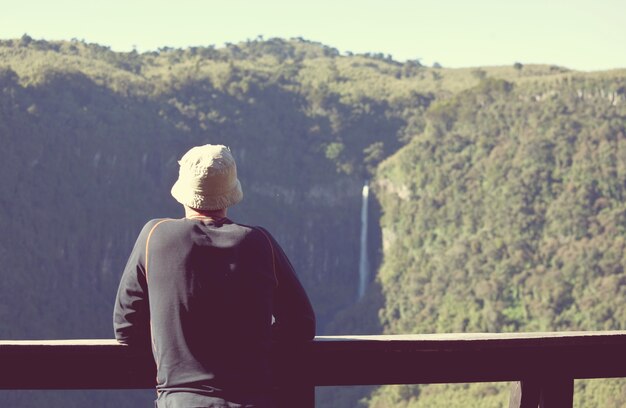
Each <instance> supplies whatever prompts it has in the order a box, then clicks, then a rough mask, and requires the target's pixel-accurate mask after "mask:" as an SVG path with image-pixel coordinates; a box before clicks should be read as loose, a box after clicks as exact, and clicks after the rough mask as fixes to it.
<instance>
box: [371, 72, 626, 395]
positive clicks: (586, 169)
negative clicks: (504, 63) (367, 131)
mask: <svg viewBox="0 0 626 408" xmlns="http://www.w3.org/2000/svg"><path fill="white" fill-rule="evenodd" d="M625 84H626V76H625V75H624V74H623V73H622V74H621V75H607V76H601V75H598V76H597V77H595V78H578V77H570V78H562V79H559V80H557V81H554V82H551V83H549V84H545V83H536V84H530V85H527V86H519V85H515V84H513V83H510V82H506V81H503V80H492V79H485V80H483V81H482V82H481V84H480V85H478V86H477V87H475V88H473V89H470V90H467V91H463V92H461V93H459V94H457V95H455V96H454V97H452V98H450V99H447V100H444V101H438V102H436V103H435V104H433V105H432V106H431V108H430V109H429V111H428V112H427V114H426V116H427V125H426V128H425V130H424V132H422V133H421V134H419V135H417V136H415V137H414V138H413V139H412V140H411V142H410V143H409V144H408V145H407V146H406V147H404V148H402V149H401V150H400V151H399V152H398V153H397V154H396V155H394V156H393V157H391V158H389V159H388V160H386V161H385V162H384V163H383V164H382V165H381V166H380V167H379V168H378V173H377V177H376V180H377V182H376V185H377V187H378V190H377V191H378V197H379V199H380V200H381V202H382V208H383V212H384V215H383V217H382V228H383V247H384V262H383V265H382V268H381V269H380V274H379V279H380V282H381V284H382V287H383V294H384V298H385V308H384V310H383V313H382V318H383V324H384V326H385V330H386V331H387V332H389V333H413V332H416V333H430V332H438V333H441V332H503V331H549V330H608V329H622V330H623V329H624V328H626V272H625V271H624V267H625V266H626V252H625V251H624V247H625V234H626V203H625V202H624V199H625V196H626V101H625V99H624V93H625V91H626V88H625ZM578 388H579V389H578V392H577V394H576V397H577V399H578V403H579V405H578V406H581V407H588V406H601V407H609V406H610V407H623V406H626V385H625V383H624V382H623V381H619V382H616V381H606V382H602V383H600V382H593V383H588V384H582V383H581V384H580V385H579V387H578ZM583 388H585V389H586V391H584V390H583ZM500 389H502V387H500ZM442 390H445V391H442ZM451 390H454V393H452V392H451ZM452 395H455V397H451V396H452ZM477 395H478V396H483V397H485V398H486V400H488V401H491V402H492V404H493V405H489V404H488V405H489V406H505V405H504V404H505V403H506V402H507V401H508V395H507V394H506V393H505V394H502V393H499V392H498V388H496V387H493V386H483V385H481V386H474V387H470V388H469V389H465V387H463V386H455V387H450V386H449V387H406V388H404V389H403V390H402V391H398V390H392V389H388V391H387V392H382V391H380V392H379V394H378V396H376V397H375V398H374V402H373V403H372V406H373V407H386V406H406V407H450V406H459V407H465V406H471V404H472V403H471V402H470V401H472V398H473V401H476V399H475V398H476V396H477ZM420 396H421V397H420ZM450 398H453V399H452V400H453V401H457V402H458V403H457V405H450ZM400 401H402V403H401V402H400ZM498 404H500V405H498ZM484 406H487V405H484Z"/></svg>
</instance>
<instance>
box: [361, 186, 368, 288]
mask: <svg viewBox="0 0 626 408" xmlns="http://www.w3.org/2000/svg"><path fill="white" fill-rule="evenodd" d="M369 194H370V188H369V185H368V181H367V180H365V184H363V192H362V194H361V196H362V201H361V249H360V254H359V299H361V298H362V297H363V295H365V288H367V283H368V281H369V275H370V271H369V262H368V256H367V255H368V254H367V201H368V198H369Z"/></svg>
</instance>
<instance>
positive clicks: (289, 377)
mask: <svg viewBox="0 0 626 408" xmlns="http://www.w3.org/2000/svg"><path fill="white" fill-rule="evenodd" d="M625 352H626V331H612V332H556V333H516V334H439V335H401V336H400V335H398V336H322V337H317V338H316V339H315V340H314V341H312V342H310V343H307V344H302V345H298V346H293V347H289V348H285V347H280V348H279V347H276V348H275V350H274V356H273V358H274V362H275V367H276V372H277V375H276V384H277V389H278V390H281V392H280V393H279V394H281V395H282V397H281V398H283V402H282V404H283V405H285V406H290V407H302V408H306V407H312V406H313V405H314V387H315V386H326V385H358V384H425V383H461V382H486V381H513V382H515V385H514V387H513V388H512V394H511V402H510V407H516V408H517V407H533V408H536V407H537V406H539V405H540V406H541V407H544V408H552V407H558V408H561V407H571V406H572V401H573V389H574V388H573V385H574V379H583V378H610V377H626V364H625V360H624V353H625ZM154 383H155V372H154V363H153V361H152V357H151V356H150V355H146V354H137V353H135V352H133V351H132V350H131V349H129V348H128V347H126V346H122V345H119V344H117V343H116V342H115V341H114V340H38V341H24V340H11V341H0V389H16V390H17V389H128V388H153V387H154Z"/></svg>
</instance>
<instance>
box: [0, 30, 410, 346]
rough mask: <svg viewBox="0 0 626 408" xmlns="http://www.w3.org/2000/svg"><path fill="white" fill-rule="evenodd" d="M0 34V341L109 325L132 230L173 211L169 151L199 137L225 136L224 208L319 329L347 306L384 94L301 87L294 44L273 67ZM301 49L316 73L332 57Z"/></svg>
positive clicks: (173, 159)
mask: <svg viewBox="0 0 626 408" xmlns="http://www.w3.org/2000/svg"><path fill="white" fill-rule="evenodd" d="M1 45H2V46H0V57H1V59H0V61H2V64H0V66H3V67H2V68H0V95H1V97H0V107H1V109H0V138H1V139H0V143H1V145H2V150H1V151H0V172H1V174H2V178H3V187H2V189H3V193H2V195H1V196H0V208H1V210H2V217H1V219H0V223H1V224H2V231H3V234H2V237H1V238H0V264H1V265H2V277H3V279H4V284H3V285H2V287H1V288H0V299H2V302H1V305H0V318H1V319H2V321H3V322H5V323H4V324H3V325H2V326H0V337H2V338H66V337H87V338H88V337H110V336H111V335H112V332H111V323H110V321H111V317H110V316H111V305H112V301H113V299H114V296H115V291H116V289H117V284H118V280H119V277H120V273H121V271H122V269H123V267H124V264H125V261H126V257H127V255H128V253H129V252H130V250H131V248H132V246H133V243H134V239H135V237H136V235H137V234H138V232H139V231H140V229H141V227H142V226H143V223H145V222H146V221H147V220H148V219H151V218H156V217H181V216H182V215H183V213H182V208H181V207H180V206H179V205H178V204H177V203H176V202H175V201H174V200H173V199H172V197H171V196H170V193H169V190H170V187H171V185H172V184H173V182H174V180H175V179H176V176H177V171H178V168H177V160H178V159H179V158H180V157H181V156H182V154H183V153H184V152H185V151H186V150H187V149H189V148H190V147H192V146H194V145H199V144H204V143H223V144H226V145H228V146H229V147H231V149H232V151H233V153H234V155H235V157H236V159H237V162H238V167H239V174H240V178H241V181H242V185H243V190H244V200H243V202H242V203H240V204H239V205H237V206H236V207H234V208H232V210H231V212H230V214H229V215H230V216H231V218H233V219H234V220H236V221H238V222H242V223H249V224H257V225H263V226H265V227H267V228H268V229H269V230H270V231H271V232H272V233H273V234H274V235H275V236H276V238H277V239H278V240H279V242H281V244H282V245H283V247H284V249H285V251H286V252H287V254H288V255H289V256H290V258H291V259H292V262H293V263H294V266H295V267H296V269H297V271H298V274H299V276H300V278H301V280H302V282H303V284H304V286H305V287H306V288H307V291H308V292H309V294H310V296H311V299H312V302H313V304H314V307H315V309H316V311H317V313H318V317H319V328H320V332H321V333H324V332H325V330H326V328H325V327H326V325H327V323H329V322H330V321H331V320H332V319H333V318H334V316H335V315H336V314H337V313H338V312H339V311H340V310H343V309H345V308H346V307H347V306H350V305H352V304H353V303H354V301H355V299H356V296H357V286H358V280H359V278H358V257H359V251H358V248H359V228H360V225H359V222H360V205H361V186H362V182H363V179H364V178H365V177H367V176H368V172H367V168H366V166H372V165H373V164H375V163H376V161H379V160H380V159H382V157H383V156H384V154H388V153H385V149H386V148H385V147H384V146H385V145H387V146H394V145H397V144H398V143H399V141H398V139H397V137H398V136H397V135H398V133H399V131H400V129H401V128H402V126H403V123H405V122H404V119H402V115H403V113H402V112H400V110H399V109H396V110H397V112H395V113H394V111H393V109H392V108H391V107H390V105H389V102H387V101H386V100H385V99H384V98H378V99H374V98H370V97H368V96H367V95H365V94H361V95H360V96H359V97H358V98H359V99H358V100H359V102H358V103H354V102H350V101H348V100H342V98H343V97H342V96H341V95H340V94H338V93H337V92H336V91H334V90H331V89H328V87H326V88H324V87H317V86H313V85H311V84H310V82H311V81H313V80H316V81H317V80H318V79H315V78H314V77H313V75H312V74H308V73H306V69H307V67H306V64H305V63H306V61H307V57H306V55H304V56H300V57H297V56H296V57H297V58H300V60H299V62H298V66H297V67H294V69H292V70H288V71H286V72H283V71H284V65H283V64H281V63H280V62H279V61H277V60H275V59H272V60H270V61H269V62H267V63H265V65H263V64H261V63H259V64H260V65H259V66H250V65H248V64H249V62H250V60H251V59H254V58H257V57H254V56H251V55H248V56H246V57H237V56H233V55H232V52H231V51H232V50H222V51H220V52H218V51H215V52H216V53H217V54H215V55H213V54H211V53H210V52H209V51H208V50H205V51H206V52H207V53H208V54H207V55H203V56H198V55H195V56H194V55H192V53H189V52H187V53H185V52H182V51H180V52H179V51H171V52H164V53H163V54H161V55H158V54H155V55H152V54H145V55H142V56H137V55H134V54H132V53H131V54H115V53H112V52H110V51H107V50H106V49H103V48H101V47H98V46H94V45H86V44H80V43H79V44H74V43H73V44H68V43H47V42H30V43H28V44H26V45H24V44H21V43H18V42H11V41H9V42H5V43H3V44H1ZM300 46H301V47H305V48H306V47H311V49H312V50H313V51H315V50H318V49H320V46H317V45H316V46H311V45H308V44H300ZM285 47H286V48H285V49H287V48H288V47H287V45H285ZM313 51H311V52H313ZM314 56H315V57H316V58H319V61H320V62H319V64H320V66H321V68H320V71H321V77H320V79H319V81H327V78H326V76H325V75H326V72H327V71H328V70H329V69H331V68H329V61H331V58H330V57H325V56H324V55H323V53H322V54H320V55H317V54H315V53H314ZM266 57H267V55H266V54H264V53H261V54H260V56H258V58H261V59H262V60H263V58H266ZM263 61H265V60H263ZM159 64H160V65H159ZM294 64H295V63H294ZM294 64H292V65H294ZM159 66H161V67H162V70H157V68H155V67H159ZM319 88H322V89H321V90H320V89H319ZM343 99H345V98H343ZM398 106H402V105H401V104H400V105H398ZM371 145H374V146H375V147H376V149H372V148H370V149H369V150H367V152H369V153H368V154H369V156H368V157H366V158H365V159H367V160H365V159H364V156H365V155H366V154H365V153H364V152H363V150H364V149H366V148H367V147H368V146H371ZM387 150H390V149H388V148H387ZM371 221H372V223H373V224H374V225H375V224H376V215H375V214H373V215H372V220H371ZM373 242H374V245H375V240H374V241H373ZM377 256H378V255H377V253H376V251H374V254H373V255H372V262H374V263H375V262H376V258H377ZM15 305H21V307H17V308H16V307H15Z"/></svg>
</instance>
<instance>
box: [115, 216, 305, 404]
mask: <svg viewBox="0 0 626 408" xmlns="http://www.w3.org/2000/svg"><path fill="white" fill-rule="evenodd" d="M272 316H273V317H274V319H275V322H274V324H273V325H272ZM114 328H115V336H116V338H117V339H118V341H120V342H121V343H126V344H128V345H131V346H136V347H145V348H148V347H150V348H152V352H153V355H154V358H155V361H156V363H157V390H159V391H168V392H169V391H183V390H191V391H196V390H204V391H207V392H210V393H217V394H219V393H222V392H223V393H240V392H243V393H262V392H264V391H266V390H268V387H269V386H270V382H271V373H270V366H269V348H270V344H271V341H272V340H278V341H280V340H287V341H304V340H309V339H312V338H313V337H314V336H315V315H314V313H313V309H312V307H311V304H310V302H309V299H308V297H307V295H306V293H305V291H304V289H303V288H302V285H301V284H300V282H299V281H298V278H297V277H296V275H295V273H294V270H293V267H292V266H291V263H290V262H289V260H288V258H287V256H286V255H285V253H284V252H283V250H282V249H281V247H280V245H279V244H278V243H277V242H276V240H275V239H274V238H273V237H272V236H271V235H270V234H269V233H268V232H267V231H266V230H264V229H262V228H260V227H249V226H245V225H240V224H236V223H233V222H232V221H230V220H228V219H226V218H224V219H222V220H218V221H213V220H211V219H210V218H193V219H190V218H183V219H157V220H152V221H149V222H148V223H147V224H146V225H145V226H144V228H143V230H142V231H141V233H140V235H139V238H138V239H137V242H136V244H135V247H134V248H133V251H132V253H131V255H130V258H129V260H128V263H127V265H126V268H125V270H124V273H123V276H122V279H121V282H120V286H119V290H118V294H117V299H116V302H115V310H114Z"/></svg>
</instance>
